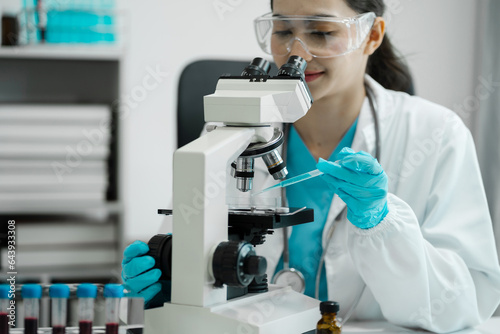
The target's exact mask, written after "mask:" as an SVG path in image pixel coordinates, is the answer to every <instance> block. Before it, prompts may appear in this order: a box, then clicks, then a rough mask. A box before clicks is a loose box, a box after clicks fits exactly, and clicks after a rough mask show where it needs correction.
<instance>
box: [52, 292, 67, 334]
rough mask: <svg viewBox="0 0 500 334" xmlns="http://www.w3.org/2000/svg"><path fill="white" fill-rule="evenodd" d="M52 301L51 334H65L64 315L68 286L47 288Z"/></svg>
mask: <svg viewBox="0 0 500 334" xmlns="http://www.w3.org/2000/svg"><path fill="white" fill-rule="evenodd" d="M49 296H50V298H51V300H52V318H51V320H52V334H64V333H66V314H67V307H68V298H69V286H67V285H65V284H53V285H52V286H51V287H50V288H49Z"/></svg>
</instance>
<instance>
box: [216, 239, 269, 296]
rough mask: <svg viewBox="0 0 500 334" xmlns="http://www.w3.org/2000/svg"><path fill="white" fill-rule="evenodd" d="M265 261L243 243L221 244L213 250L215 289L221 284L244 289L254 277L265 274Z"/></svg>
mask: <svg viewBox="0 0 500 334" xmlns="http://www.w3.org/2000/svg"><path fill="white" fill-rule="evenodd" d="M266 269H267V261H266V259H265V258H264V257H262V256H257V255H256V254H255V250H254V247H253V246H252V244H250V243H248V242H245V241H225V242H221V243H220V244H219V245H218V246H217V248H216V249H215V252H214V255H213V261H212V272H213V275H214V278H215V283H214V286H215V287H219V288H220V287H222V285H223V284H226V285H227V286H231V287H237V288H244V287H246V286H248V285H249V284H250V283H251V282H252V280H253V279H254V277H255V276H256V275H261V274H263V273H265V272H266Z"/></svg>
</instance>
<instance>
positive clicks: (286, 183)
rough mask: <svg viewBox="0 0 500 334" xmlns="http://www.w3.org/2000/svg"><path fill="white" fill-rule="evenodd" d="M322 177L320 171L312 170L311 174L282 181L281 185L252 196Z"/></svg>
mask: <svg viewBox="0 0 500 334" xmlns="http://www.w3.org/2000/svg"><path fill="white" fill-rule="evenodd" d="M320 175H323V172H322V171H320V170H318V169H315V170H312V171H310V172H307V173H304V174H300V175H297V176H294V177H292V178H290V179H288V180H285V181H281V182H280V183H278V184H275V185H274V186H271V187H268V188H266V189H263V190H261V191H259V192H256V193H254V194H252V196H256V195H259V194H262V193H263V192H266V191H268V190H271V189H274V188H284V187H288V186H291V185H292V184H295V183H299V182H303V181H305V180H309V179H312V178H313V177H316V176H320Z"/></svg>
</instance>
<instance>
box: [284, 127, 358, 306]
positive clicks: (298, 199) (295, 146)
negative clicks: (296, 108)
mask: <svg viewBox="0 0 500 334" xmlns="http://www.w3.org/2000/svg"><path fill="white" fill-rule="evenodd" d="M357 123H358V120H357V119H356V121H355V122H354V123H353V125H352V126H351V128H350V129H349V130H348V131H347V133H346V134H345V135H344V137H343V138H342V140H341V141H340V143H339V144H338V146H337V147H336V148H335V150H334V151H333V152H332V154H331V156H330V157H329V158H328V160H329V161H336V160H338V159H337V155H338V154H339V152H340V151H341V150H342V149H343V148H344V147H351V145H352V141H353V139H354V134H355V132H356V126H357ZM286 154H287V169H288V176H287V178H291V177H294V176H297V175H299V174H302V173H306V172H309V171H311V170H314V169H316V163H317V161H316V159H314V157H313V156H312V154H311V153H310V152H309V150H308V148H307V146H306V145H305V144H304V142H303V141H302V138H300V135H299V134H298V133H297V131H296V130H295V128H294V127H293V126H291V127H290V132H289V136H288V150H287V153H286ZM333 195H334V193H333V191H332V190H331V189H330V188H328V185H327V184H326V182H325V181H323V180H321V177H317V178H313V179H310V180H308V181H305V182H301V183H297V184H294V185H291V186H289V187H288V188H287V189H286V198H287V200H288V206H289V207H299V208H300V207H304V206H306V207H308V208H312V209H314V221H313V222H310V223H306V224H301V225H297V226H293V227H292V234H291V236H290V240H289V245H290V246H289V247H290V251H289V252H290V268H295V269H297V270H299V271H300V272H301V273H302V274H303V275H304V278H305V281H306V289H305V292H304V294H306V295H308V296H310V297H313V298H315V284H316V272H317V270H318V266H319V261H320V259H321V254H322V253H323V246H322V242H321V240H322V234H323V229H324V227H325V224H326V219H327V217H328V212H329V210H330V205H331V203H332V199H333ZM281 269H283V257H281V259H280V261H279V263H278V266H277V268H276V272H278V271H280V270H281ZM319 299H320V300H322V301H325V300H328V290H327V284H326V271H325V269H324V265H323V269H322V271H321V279H320V286H319Z"/></svg>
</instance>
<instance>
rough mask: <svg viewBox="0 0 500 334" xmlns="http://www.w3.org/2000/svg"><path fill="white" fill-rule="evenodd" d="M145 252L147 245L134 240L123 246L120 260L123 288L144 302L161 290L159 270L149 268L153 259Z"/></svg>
mask: <svg viewBox="0 0 500 334" xmlns="http://www.w3.org/2000/svg"><path fill="white" fill-rule="evenodd" d="M147 252H149V246H148V245H147V244H146V243H144V242H142V241H138V240H137V241H134V242H133V243H132V244H130V245H129V246H128V247H127V248H125V251H124V252H123V261H122V280H123V285H124V286H125V288H126V289H127V290H129V291H130V293H129V294H128V295H129V296H132V297H142V298H144V303H145V304H147V303H148V302H149V301H151V300H152V299H153V297H155V296H156V295H157V294H158V293H159V292H160V291H161V284H160V282H159V279H160V276H161V270H160V269H158V268H155V269H152V270H151V268H153V267H154V265H155V260H154V259H153V258H152V257H151V256H149V255H147V256H144V255H145V254H146V253H147Z"/></svg>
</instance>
